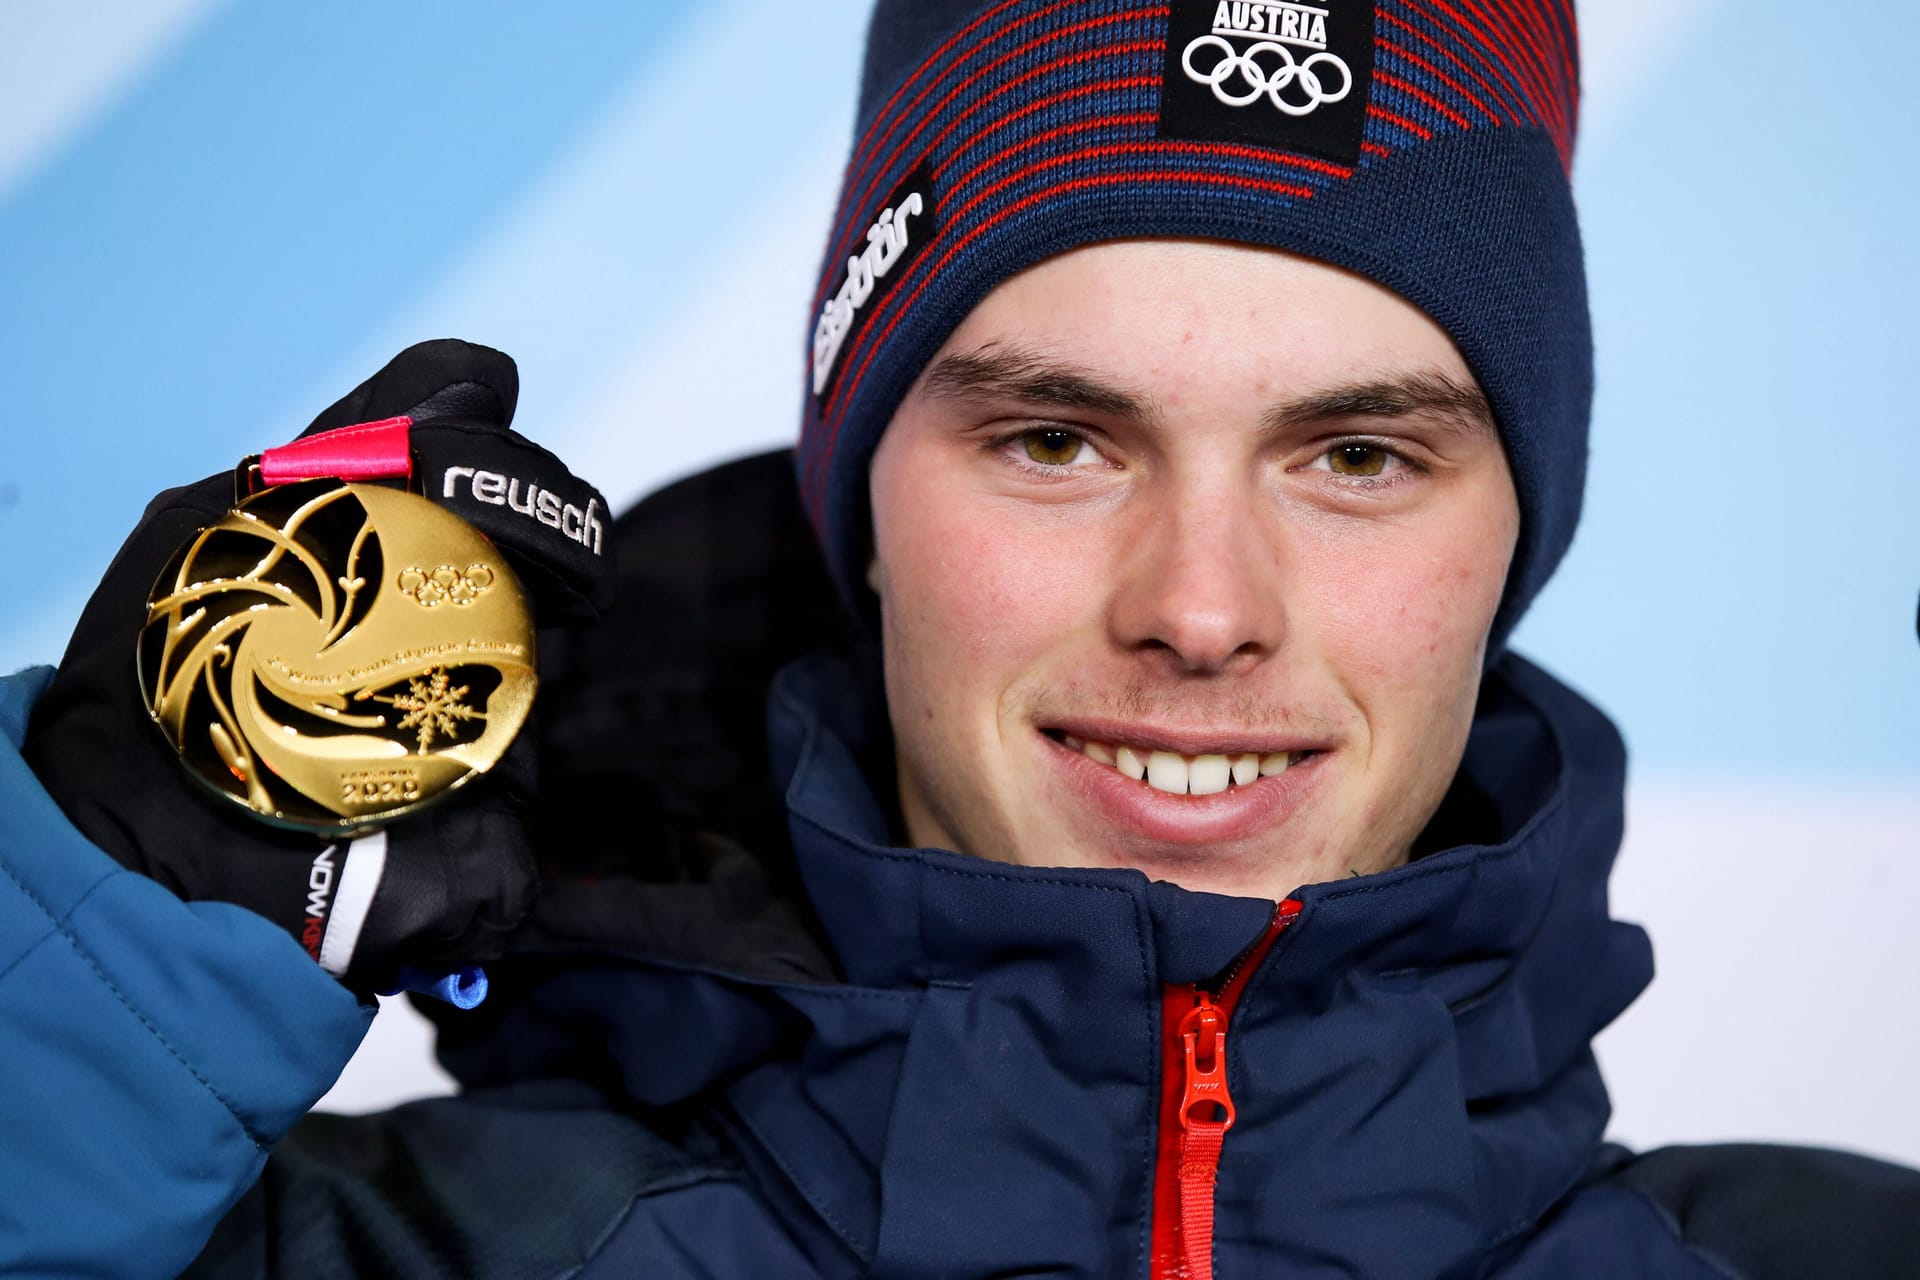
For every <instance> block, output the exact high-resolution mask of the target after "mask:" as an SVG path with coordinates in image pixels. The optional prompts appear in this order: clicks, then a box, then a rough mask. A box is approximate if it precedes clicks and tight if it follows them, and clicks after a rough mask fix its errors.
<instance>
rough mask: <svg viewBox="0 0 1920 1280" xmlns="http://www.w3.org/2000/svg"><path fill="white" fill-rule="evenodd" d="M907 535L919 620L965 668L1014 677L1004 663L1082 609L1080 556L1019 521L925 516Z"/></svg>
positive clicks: (1084, 574) (1044, 642)
mask: <svg viewBox="0 0 1920 1280" xmlns="http://www.w3.org/2000/svg"><path fill="white" fill-rule="evenodd" d="M912 542H913V545H914V561H915V565H914V569H913V570H912V581H911V594H912V596H913V598H914V599H915V600H917V601H918V603H919V609H918V610H917V611H916V612H918V613H919V614H920V615H921V619H922V622H921V625H922V626H923V628H924V629H925V630H927V631H928V632H929V635H930V638H931V639H933V640H934V641H935V642H937V643H938V644H939V645H941V646H942V647H943V648H944V649H946V650H947V651H948V652H949V654H950V656H951V659H952V662H953V665H955V666H956V667H959V666H965V667H966V668H968V669H969V671H970V673H974V674H981V675H988V676H989V677H1014V676H1017V675H1018V674H1019V670H1017V669H1015V670H1005V669H1003V668H1004V665H1005V664H1006V663H1009V662H1016V663H1017V662H1019V661H1020V660H1021V659H1025V658H1031V657H1035V656H1037V655H1038V654H1040V653H1043V652H1044V651H1045V650H1046V649H1047V648H1048V647H1049V645H1050V644H1051V643H1052V641H1053V640H1055V639H1056V638H1057V637H1059V636H1060V635H1062V634H1064V633H1065V632H1066V631H1068V630H1069V629H1071V628H1072V626H1073V621H1074V619H1075V617H1076V616H1077V613H1078V612H1079V611H1080V609H1081V608H1082V605H1081V604H1080V603H1079V601H1080V599H1081V596H1082V594H1083V591H1084V587H1085V585H1086V584H1087V582H1088V581H1089V565H1088V563H1087V562H1086V560H1085V558H1084V557H1081V556H1077V555H1075V554H1072V552H1071V551H1070V550H1067V549H1063V547H1062V545H1061V544H1060V542H1059V541H1058V540H1057V539H1055V538H1053V537H1051V536H1049V535H1048V534H1047V533H1045V532H1044V531H1037V530H1033V529H1030V528H1027V527H1025V526H1024V525H1023V524H1022V523H1020V522H1019V521H1014V520H1007V519H991V518H978V517H976V518H972V519H948V520H944V521H942V520H939V519H937V518H930V519H928V520H926V521H924V522H921V523H920V525H919V528H918V529H917V530H916V532H915V533H914V534H913V535H912ZM1069 546H1071V544H1069ZM1096 571H1097V570H1096ZM894 577H895V581H896V583H897V584H900V585H905V584H904V583H903V582H902V578H901V575H899V574H896V575H894ZM976 668H977V669H978V671H977V672H975V671H974V669H976Z"/></svg>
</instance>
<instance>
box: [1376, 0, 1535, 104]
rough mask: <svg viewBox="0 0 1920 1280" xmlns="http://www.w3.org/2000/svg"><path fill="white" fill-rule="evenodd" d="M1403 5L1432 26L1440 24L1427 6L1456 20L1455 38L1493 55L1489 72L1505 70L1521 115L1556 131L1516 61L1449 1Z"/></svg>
mask: <svg viewBox="0 0 1920 1280" xmlns="http://www.w3.org/2000/svg"><path fill="white" fill-rule="evenodd" d="M1403 2H1404V3H1405V4H1406V5H1407V7H1408V8H1409V9H1412V10H1415V11H1416V12H1423V13H1424V14H1425V16H1426V17H1427V19H1428V21H1430V22H1436V23H1438V21H1439V20H1438V19H1437V18H1436V17H1435V16H1434V14H1433V12H1432V10H1430V9H1423V5H1426V4H1431V5H1434V6H1436V7H1438V8H1439V9H1440V10H1441V11H1443V12H1444V13H1445V14H1446V15H1447V16H1448V17H1450V18H1451V19H1453V25H1454V27H1455V28H1456V29H1457V30H1456V32H1455V34H1456V35H1457V36H1458V37H1459V38H1461V39H1463V40H1465V41H1467V42H1468V43H1469V44H1471V45H1473V46H1476V47H1477V48H1478V49H1479V50H1480V51H1481V53H1482V54H1483V55H1490V56H1489V57H1488V61H1487V63H1486V66H1487V68H1488V70H1493V69H1494V63H1495V62H1498V63H1499V65H1500V67H1501V68H1503V69H1504V72H1505V74H1504V75H1502V76H1501V78H1502V79H1503V80H1505V81H1506V83H1507V87H1508V88H1509V89H1510V90H1511V91H1512V92H1513V96H1514V98H1515V99H1516V100H1517V101H1518V102H1519V103H1520V106H1521V109H1522V111H1523V112H1525V114H1526V115H1527V116H1528V117H1530V118H1531V122H1532V123H1534V124H1537V125H1539V126H1540V127H1541V128H1543V129H1545V130H1547V131H1548V132H1549V133H1551V132H1552V131H1553V125H1552V123H1551V122H1549V120H1548V119H1547V114H1548V113H1547V110H1546V108H1545V105H1544V103H1543V102H1542V101H1541V100H1540V98H1539V96H1538V95H1537V94H1536V93H1535V92H1534V89H1533V87H1532V85H1531V83H1530V82H1529V80H1528V78H1527V77H1526V76H1524V75H1522V74H1521V72H1520V69H1519V68H1518V67H1516V66H1514V64H1513V59H1511V58H1510V57H1508V56H1507V53H1506V51H1505V49H1504V48H1502V47H1501V46H1499V45H1497V44H1495V43H1493V42H1492V40H1491V39H1489V38H1488V37H1487V36H1486V35H1485V34H1484V33H1483V32H1482V31H1481V30H1480V29H1479V28H1478V27H1477V26H1475V25H1474V24H1473V23H1472V22H1470V21H1468V19H1467V18H1466V17H1465V16H1463V15H1462V14H1461V13H1460V11H1459V10H1458V9H1455V8H1454V7H1453V6H1452V5H1450V4H1448V3H1447V0H1403ZM1515 123H1516V124H1524V123H1527V121H1526V120H1516V121H1515Z"/></svg>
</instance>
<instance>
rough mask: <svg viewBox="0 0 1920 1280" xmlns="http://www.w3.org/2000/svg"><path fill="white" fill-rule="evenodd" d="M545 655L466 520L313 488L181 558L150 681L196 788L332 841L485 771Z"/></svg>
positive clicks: (154, 607) (147, 660)
mask: <svg viewBox="0 0 1920 1280" xmlns="http://www.w3.org/2000/svg"><path fill="white" fill-rule="evenodd" d="M420 566H426V567H420ZM532 639H533V636H532V626H531V616H530V614H529V612H528V610H527V607H526V602H525V599H524V597H523V596H522V595H521V593H520V590H519V586H518V583H517V582H515V581H514V580H513V577H512V574H511V573H510V571H508V570H506V568H505V567H504V566H502V565H499V564H498V563H497V556H496V554H495V553H494V552H493V551H492V547H491V544H490V543H488V542H487V541H486V540H485V539H484V538H483V537H481V536H480V535H479V534H478V533H477V532H476V531H474V530H473V529H472V528H471V527H470V526H468V525H466V524H465V523H464V522H463V521H461V520H459V519H458V517H455V516H453V515H452V514H450V513H448V512H446V511H444V510H442V509H440V508H438V507H436V506H434V505H433V504H432V503H430V502H428V501H426V500H425V499H422V498H419V497H417V496H414V495H412V494H407V493H403V492H399V491H396V490H389V489H384V488H380V487H377V486H366V485H356V484H343V483H341V482H338V481H331V480H319V481H306V482H303V483H299V484H292V485H285V486H282V487H279V488H275V489H270V490H267V491H266V492H264V493H262V494H259V495H256V496H255V497H253V498H250V499H248V500H247V501H246V502H244V503H242V504H241V505H240V506H239V507H236V508H235V509H234V510H233V511H231V512H229V513H228V514H227V515H226V516H225V517H223V518H222V519H221V520H219V521H218V522H216V523H215V524H213V525H212V526H210V527H208V528H207V529H204V530H202V531H201V532H200V533H199V534H198V535H197V536H196V537H194V538H193V539H191V540H189V541H188V543H187V544H186V545H185V546H183V547H182V548H181V549H180V551H179V552H178V553H176V555H175V557H174V559H173V561H172V563H170V564H169V566H168V567H167V570H166V571H165V572H164V573H163V574H162V575H161V578H160V580H159V582H157V583H156V584H155V588H154V593H153V596H152V599H151V600H150V602H149V608H148V615H147V624H146V627H145V629H144V630H143V631H142V633H141V638H140V647H139V669H140V680H141V687H142V692H143V693H144V695H145V697H146V700H147V707H148V710H149V711H150V712H151V713H152V715H153V718H154V720H155V722H156V723H157V724H158V725H159V727H160V729H161V730H162V732H163V733H164V734H165V735H166V737H167V739H168V741H169V742H170V743H171V744H172V745H173V747H174V749H175V750H176V751H177V752H179V754H180V756H181V758H182V759H183V761H184V762H185V763H186V765H187V766H188V769H189V771H190V772H191V773H193V774H194V775H195V776H197V777H198V778H199V779H200V780H201V781H202V782H204V783H206V784H207V785H208V786H210V787H212V788H213V789H214V790H215V791H217V792H219V793H220V794H222V795H224V796H226V797H228V798H229V799H231V800H233V801H235V802H237V803H239V804H243V805H245V806H246V807H247V808H249V809H251V810H252V811H253V812H254V813H255V814H257V815H259V816H260V817H263V818H266V819H268V820H270V821H275V822H279V823H282V824H285V825H291V826H297V827H303V828H307V829H318V830H327V829H339V828H343V827H352V826H355V825H363V824H365V823H368V822H372V821H379V820H386V819H390V818H392V817H394V816H396V815H397V814H399V813H401V812H404V811H406V810H408V809H410V808H412V807H413V806H415V805H417V804H420V803H422V802H424V801H427V800H430V799H432V798H433V797H435V796H436V795H439V794H441V793H443V792H445V791H446V790H448V789H449V788H451V787H455V786H459V785H460V784H462V783H463V782H465V781H467V780H468V778H469V777H471V776H472V775H473V774H475V773H477V772H480V771H484V770H485V769H486V768H488V767H490V766H491V765H492V764H493V763H494V762H495V761H496V760H497V759H498V758H499V755H500V754H501V753H502V752H503V751H504V750H505V747H506V744H507V742H508V741H509V740H510V739H511V738H512V736H513V734H514V733H515V732H516V731H517V730H518V728H519V726H520V723H521V722H522V721H523V720H524V719H525V716H526V712H527V709H528V707H529V706H530V703H531V699H532V690H533V683H534V678H533V653H532Z"/></svg>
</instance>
